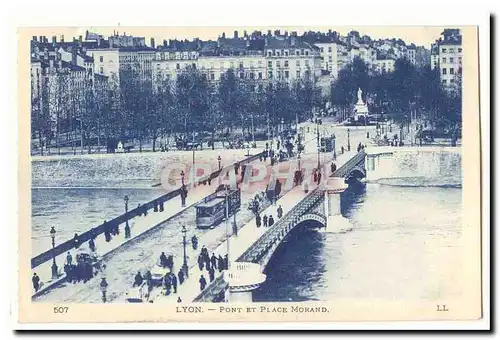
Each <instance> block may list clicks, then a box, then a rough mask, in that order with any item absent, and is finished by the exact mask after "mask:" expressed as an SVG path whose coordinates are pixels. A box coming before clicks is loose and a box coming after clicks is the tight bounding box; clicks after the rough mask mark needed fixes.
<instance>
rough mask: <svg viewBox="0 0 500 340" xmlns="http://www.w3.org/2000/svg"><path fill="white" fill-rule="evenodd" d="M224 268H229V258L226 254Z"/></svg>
mask: <svg viewBox="0 0 500 340" xmlns="http://www.w3.org/2000/svg"><path fill="white" fill-rule="evenodd" d="M224 269H229V258H228V256H227V254H226V255H224Z"/></svg>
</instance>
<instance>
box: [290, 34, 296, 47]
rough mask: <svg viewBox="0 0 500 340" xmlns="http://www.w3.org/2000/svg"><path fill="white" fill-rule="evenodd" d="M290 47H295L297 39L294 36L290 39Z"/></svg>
mask: <svg viewBox="0 0 500 340" xmlns="http://www.w3.org/2000/svg"><path fill="white" fill-rule="evenodd" d="M290 45H292V46H295V37H294V36H291V37H290Z"/></svg>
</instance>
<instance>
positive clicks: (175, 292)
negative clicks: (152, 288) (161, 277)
mask: <svg viewBox="0 0 500 340" xmlns="http://www.w3.org/2000/svg"><path fill="white" fill-rule="evenodd" d="M169 275H170V276H171V277H172V288H173V289H174V294H177V277H176V276H175V274H174V273H170V274H169Z"/></svg>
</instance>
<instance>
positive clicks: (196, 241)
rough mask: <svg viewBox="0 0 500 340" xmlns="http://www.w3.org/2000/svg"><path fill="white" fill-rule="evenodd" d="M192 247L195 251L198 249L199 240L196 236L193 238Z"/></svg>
mask: <svg viewBox="0 0 500 340" xmlns="http://www.w3.org/2000/svg"><path fill="white" fill-rule="evenodd" d="M191 245H192V246H193V249H194V250H196V248H198V238H197V237H196V235H193V237H192V238H191Z"/></svg>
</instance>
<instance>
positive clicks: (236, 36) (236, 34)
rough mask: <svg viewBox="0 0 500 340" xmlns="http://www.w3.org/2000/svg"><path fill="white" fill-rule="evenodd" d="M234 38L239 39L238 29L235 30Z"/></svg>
mask: <svg viewBox="0 0 500 340" xmlns="http://www.w3.org/2000/svg"><path fill="white" fill-rule="evenodd" d="M234 39H238V31H234Z"/></svg>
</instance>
